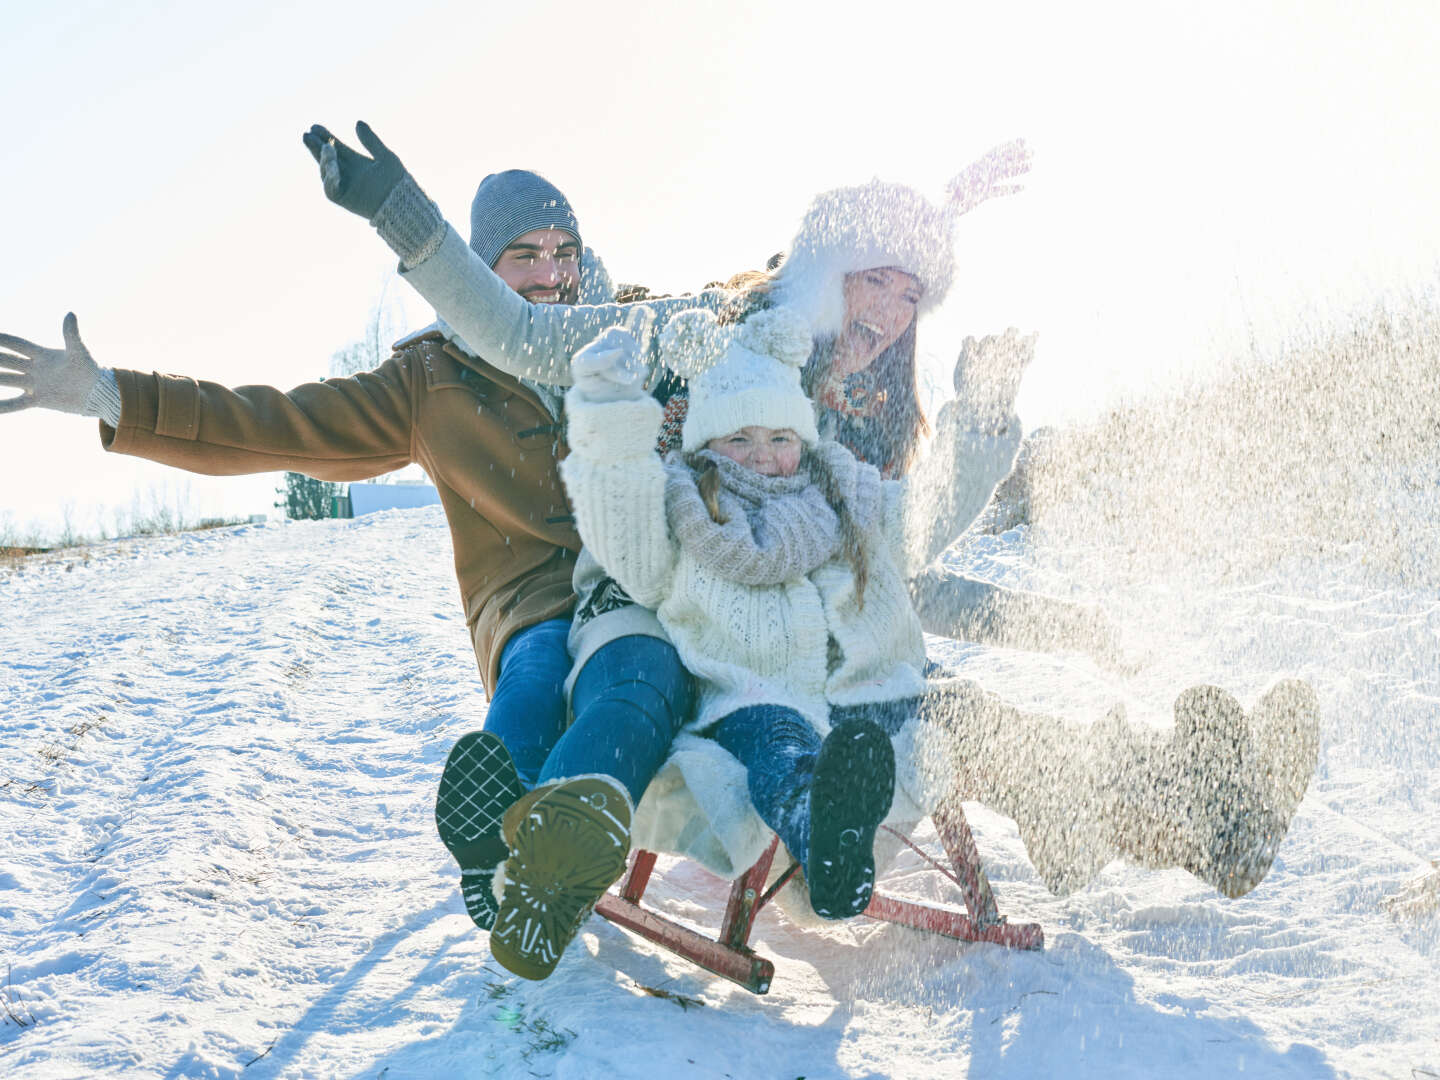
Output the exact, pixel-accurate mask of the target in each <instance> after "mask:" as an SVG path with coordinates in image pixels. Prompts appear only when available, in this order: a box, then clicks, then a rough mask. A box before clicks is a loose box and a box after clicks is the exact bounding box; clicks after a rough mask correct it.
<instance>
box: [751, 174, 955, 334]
mask: <svg viewBox="0 0 1440 1080" xmlns="http://www.w3.org/2000/svg"><path fill="white" fill-rule="evenodd" d="M956 216H957V215H956V213H955V211H954V208H953V207H952V206H950V205H949V204H946V205H945V206H936V205H934V204H932V203H931V202H930V201H929V200H928V199H926V198H925V196H923V195H921V194H920V193H919V192H918V191H916V190H914V189H913V188H909V187H906V186H905V185H904V184H890V183H886V182H884V181H881V180H872V181H870V182H869V183H868V184H862V185H860V186H859V187H845V188H836V189H835V190H833V191H827V192H825V193H824V194H822V195H817V196H816V197H815V201H814V202H812V203H811V204H810V209H809V210H807V211H806V212H805V216H804V218H802V219H801V221H800V229H799V231H798V232H797V233H796V234H795V239H794V240H792V241H791V243H790V249H789V252H788V253H787V254H786V256H785V261H784V262H783V263H782V264H781V265H780V269H779V270H778V271H777V272H776V275H775V279H774V284H773V285H772V286H771V288H772V290H773V295H774V297H775V300H776V302H777V303H779V304H783V305H785V306H786V307H789V308H793V309H794V310H795V311H797V312H798V313H799V314H800V316H801V317H802V318H804V319H805V321H806V322H808V323H809V324H810V328H811V330H812V331H813V332H814V333H815V334H817V335H819V336H822V337H829V336H832V335H835V334H838V333H840V331H841V330H842V329H844V325H845V294H844V285H845V275H846V274H852V273H855V272H856V271H857V270H870V269H872V268H875V267H897V268H898V269H901V270H904V271H906V272H907V273H911V274H914V275H915V276H916V277H918V278H919V279H920V281H921V283H922V284H923V285H924V286H925V294H924V296H923V297H921V300H920V305H919V309H918V311H917V315H924V314H925V313H926V312H928V311H930V310H932V309H933V308H935V307H936V306H937V305H939V303H940V301H941V300H943V299H944V298H945V294H946V292H948V291H949V289H950V281H951V279H952V278H953V277H954V274H955V254H954V250H953V246H952V238H951V233H952V229H953V226H954V223H955V219H956Z"/></svg>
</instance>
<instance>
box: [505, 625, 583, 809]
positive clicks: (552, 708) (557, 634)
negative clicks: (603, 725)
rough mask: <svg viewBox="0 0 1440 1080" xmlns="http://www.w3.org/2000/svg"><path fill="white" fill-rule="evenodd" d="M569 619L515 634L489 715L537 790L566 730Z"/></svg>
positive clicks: (520, 769) (526, 781) (523, 779)
mask: <svg viewBox="0 0 1440 1080" xmlns="http://www.w3.org/2000/svg"><path fill="white" fill-rule="evenodd" d="M569 635H570V620H569V619H547V620H546V621H545V622H542V623H536V624H535V625H534V626H527V627H526V628H525V629H524V630H518V631H516V632H515V633H514V634H512V635H511V636H510V640H509V641H507V642H506V643H505V648H504V649H502V650H501V652H500V677H499V678H498V679H496V680H495V693H494V694H492V695H491V697H490V709H489V711H488V712H487V713H486V714H485V730H486V731H489V732H493V733H494V734H495V735H497V736H499V738H500V741H501V742H503V743H504V744H505V749H507V750H509V751H510V756H511V757H512V758H513V759H514V761H515V771H516V772H517V773H519V774H520V780H521V782H522V783H523V784H524V785H525V786H526V787H527V788H530V787H534V786H535V783H536V777H538V776H539V775H540V769H541V767H542V766H544V764H545V758H546V757H547V756H548V755H549V753H550V750H551V748H552V747H554V745H555V742H556V740H558V739H559V738H560V736H561V734H562V733H563V732H564V730H565V719H566V715H567V713H566V709H565V676H567V675H569V674H570V650H569V649H568V648H567V647H566V639H567V638H568V637H569Z"/></svg>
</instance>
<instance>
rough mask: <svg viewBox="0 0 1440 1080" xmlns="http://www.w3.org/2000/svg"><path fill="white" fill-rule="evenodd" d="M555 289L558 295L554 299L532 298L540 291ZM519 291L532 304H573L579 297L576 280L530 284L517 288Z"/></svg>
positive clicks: (546, 291) (540, 292)
mask: <svg viewBox="0 0 1440 1080" xmlns="http://www.w3.org/2000/svg"><path fill="white" fill-rule="evenodd" d="M556 291H558V292H559V293H560V296H559V297H558V298H557V299H555V300H543V301H537V300H535V299H534V297H536V296H538V295H540V294H542V293H548V292H556ZM519 292H520V295H521V296H523V297H524V298H525V299H526V300H529V301H530V302H531V303H532V304H533V303H546V304H574V303H575V302H576V301H577V300H579V298H580V285H579V283H578V282H577V283H575V284H570V285H531V286H529V287H527V288H524V289H521V290H519Z"/></svg>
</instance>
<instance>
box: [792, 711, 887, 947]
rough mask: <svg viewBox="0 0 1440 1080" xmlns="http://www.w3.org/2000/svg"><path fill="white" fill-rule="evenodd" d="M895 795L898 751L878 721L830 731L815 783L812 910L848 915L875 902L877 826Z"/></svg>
mask: <svg viewBox="0 0 1440 1080" xmlns="http://www.w3.org/2000/svg"><path fill="white" fill-rule="evenodd" d="M894 797H895V751H894V749H893V747H892V746H891V745H890V737H889V736H888V735H886V734H885V732H884V731H882V730H881V729H880V727H879V726H877V725H875V724H868V723H859V724H843V725H841V726H840V727H838V728H835V729H834V730H833V731H831V733H830V736H829V737H828V738H827V739H826V740H825V742H824V743H823V744H822V745H821V747H820V753H819V755H818V756H817V757H816V760H815V773H814V778H813V779H812V780H811V784H810V857H809V859H808V860H807V861H806V866H805V882H806V884H807V885H808V886H809V888H810V907H811V910H813V911H814V912H815V914H816V915H819V916H820V917H821V918H825V919H848V918H850V917H851V916H854V915H858V914H860V913H861V912H862V911H864V910H865V909H866V907H868V906H869V904H870V895H871V893H872V891H873V890H874V887H875V830H876V829H878V828H879V827H880V823H881V822H882V821H884V820H885V815H886V814H888V813H889V812H890V803H891V800H893V799H894Z"/></svg>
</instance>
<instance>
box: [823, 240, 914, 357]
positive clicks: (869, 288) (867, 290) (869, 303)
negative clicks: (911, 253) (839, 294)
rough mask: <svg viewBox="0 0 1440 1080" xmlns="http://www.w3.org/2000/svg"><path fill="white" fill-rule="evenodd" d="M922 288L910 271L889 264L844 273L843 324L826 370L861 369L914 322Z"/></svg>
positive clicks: (892, 343) (893, 342)
mask: <svg viewBox="0 0 1440 1080" xmlns="http://www.w3.org/2000/svg"><path fill="white" fill-rule="evenodd" d="M924 293H925V287H924V286H923V285H921V284H920V279H919V278H917V277H916V276H915V275H914V274H907V273H906V272H905V271H904V270H898V269H896V268H895V267H891V266H880V267H874V268H872V269H870V270H859V271H856V272H855V273H853V274H846V275H845V325H844V327H843V328H842V329H841V331H840V334H839V336H838V337H836V339H835V351H834V353H833V354H832V357H831V361H830V370H831V372H832V374H835V375H840V376H844V375H849V374H852V373H853V372H856V371H863V370H864V369H865V368H867V367H869V366H870V365H871V364H873V363H874V362H875V358H876V357H877V356H879V355H880V354H881V353H883V352H884V351H885V350H886V349H888V348H889V347H890V346H891V345H894V344H895V341H896V339H897V338H899V337H900V335H901V334H903V333H904V332H905V331H906V330H907V329H909V327H910V324H911V323H912V322H914V321H915V308H916V306H917V305H918V304H919V303H920V298H921V296H923V295H924Z"/></svg>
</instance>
